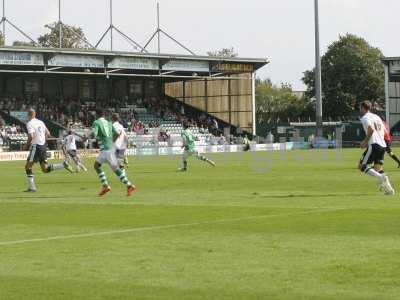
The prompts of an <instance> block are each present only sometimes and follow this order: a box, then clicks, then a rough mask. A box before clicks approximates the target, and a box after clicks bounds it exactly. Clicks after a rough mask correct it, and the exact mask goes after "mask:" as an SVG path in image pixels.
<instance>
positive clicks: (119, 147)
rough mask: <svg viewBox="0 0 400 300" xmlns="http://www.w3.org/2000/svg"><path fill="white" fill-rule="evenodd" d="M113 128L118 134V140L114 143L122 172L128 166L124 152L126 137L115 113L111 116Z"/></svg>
mask: <svg viewBox="0 0 400 300" xmlns="http://www.w3.org/2000/svg"><path fill="white" fill-rule="evenodd" d="M112 121H113V127H114V129H115V131H116V132H117V133H118V138H117V140H116V141H115V143H114V144H115V148H116V157H117V159H118V164H119V167H120V169H121V170H124V169H125V167H126V166H128V160H127V158H126V155H125V152H126V149H127V148H128V136H127V134H126V132H125V129H124V126H122V124H121V123H120V122H119V115H118V114H117V113H115V114H113V115H112Z"/></svg>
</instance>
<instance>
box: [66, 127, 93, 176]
mask: <svg viewBox="0 0 400 300" xmlns="http://www.w3.org/2000/svg"><path fill="white" fill-rule="evenodd" d="M62 149H63V152H64V156H65V159H66V160H67V161H68V162H70V161H71V160H72V161H73V162H74V163H75V165H76V172H77V173H78V172H79V171H81V170H83V171H85V172H87V168H86V167H85V165H84V164H83V163H82V161H81V160H80V158H79V156H78V153H77V151H76V150H77V147H76V138H75V134H74V133H73V132H72V130H69V131H68V135H67V136H66V137H65V139H64V140H63V148H62Z"/></svg>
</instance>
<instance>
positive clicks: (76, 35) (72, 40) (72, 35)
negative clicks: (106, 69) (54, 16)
mask: <svg viewBox="0 0 400 300" xmlns="http://www.w3.org/2000/svg"><path fill="white" fill-rule="evenodd" d="M45 27H46V28H47V29H49V30H50V32H48V33H46V34H44V35H41V36H40V37H39V38H38V43H39V45H40V46H42V47H52V48H58V47H60V30H59V29H60V27H59V23H56V22H55V23H52V24H47V25H45ZM85 41H87V39H86V36H85V33H84V32H83V30H82V28H80V27H76V26H70V25H66V24H63V26H62V47H63V48H88V43H87V42H85Z"/></svg>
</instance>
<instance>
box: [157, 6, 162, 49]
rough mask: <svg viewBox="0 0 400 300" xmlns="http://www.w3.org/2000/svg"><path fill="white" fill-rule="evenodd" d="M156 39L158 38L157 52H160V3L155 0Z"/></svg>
mask: <svg viewBox="0 0 400 300" xmlns="http://www.w3.org/2000/svg"><path fill="white" fill-rule="evenodd" d="M157 39H158V48H157V49H158V54H160V52H161V34H160V3H159V2H157Z"/></svg>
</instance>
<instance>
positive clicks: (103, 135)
mask: <svg viewBox="0 0 400 300" xmlns="http://www.w3.org/2000/svg"><path fill="white" fill-rule="evenodd" d="M98 115H99V117H100V118H99V119H97V120H96V121H94V123H93V127H92V130H93V134H94V137H95V138H96V139H97V140H98V142H99V144H100V154H99V155H98V156H97V158H96V161H95V163H94V169H95V170H96V172H97V175H98V176H99V179H100V181H101V184H102V186H103V187H102V189H101V191H100V193H99V196H104V195H105V194H107V193H108V192H110V191H111V187H110V185H109V184H108V181H107V177H106V174H105V173H104V172H103V171H102V169H101V165H102V164H103V163H107V164H108V165H109V166H110V168H111V170H113V171H114V173H115V175H117V177H118V178H119V179H120V181H121V182H122V183H123V184H125V186H126V188H127V191H128V193H127V195H128V196H131V195H132V194H133V193H134V192H135V190H136V188H135V186H134V185H133V184H132V183H131V182H130V181H129V179H128V178H127V177H126V175H125V172H124V171H122V170H121V169H120V168H119V166H118V160H117V157H116V156H115V148H114V141H115V140H116V139H117V138H118V133H117V132H116V130H115V128H114V127H113V126H112V124H111V122H109V121H108V120H106V119H105V114H104V111H99V112H98Z"/></svg>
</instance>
